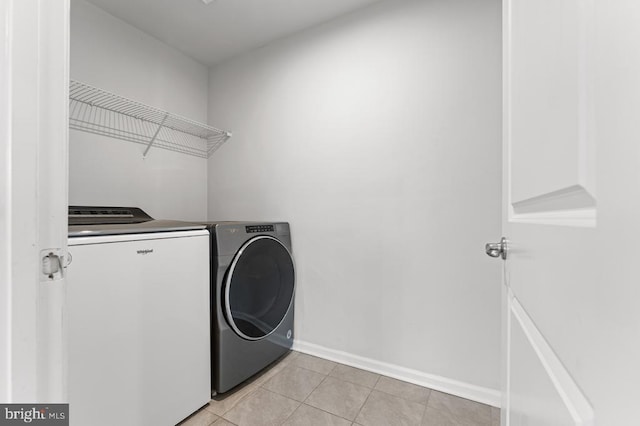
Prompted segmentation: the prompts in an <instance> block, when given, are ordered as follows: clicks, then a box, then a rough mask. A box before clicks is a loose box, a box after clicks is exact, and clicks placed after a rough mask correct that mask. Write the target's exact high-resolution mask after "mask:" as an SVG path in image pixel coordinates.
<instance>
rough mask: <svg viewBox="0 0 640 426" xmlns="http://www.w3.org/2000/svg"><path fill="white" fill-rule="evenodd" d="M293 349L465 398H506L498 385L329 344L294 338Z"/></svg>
mask: <svg viewBox="0 0 640 426" xmlns="http://www.w3.org/2000/svg"><path fill="white" fill-rule="evenodd" d="M293 349H294V350H296V351H299V352H302V353H305V354H309V355H314V356H317V357H320V358H325V359H328V360H330V361H335V362H339V363H341V364H346V365H349V366H351V367H356V368H360V369H362V370H366V371H371V372H372V373H377V374H382V375H384V376H389V377H393V378H394V379H398V380H403V381H405V382H409V383H413V384H416V385H420V386H424V387H427V388H429V389H435V390H437V391H440V392H445V393H448V394H451V395H456V396H459V397H461V398H466V399H470V400H472V401H476V402H480V403H482V404H487V405H491V406H493V407H500V403H501V400H502V399H501V398H502V396H501V393H500V391H497V390H494V389H489V388H484V387H481V386H476V385H472V384H469V383H464V382H460V381H458V380H453V379H448V378H446V377H441V376H436V375H434V374H427V373H423V372H422V371H418V370H412V369H410V368H405V367H400V366H398V365H394V364H389V363H386V362H381V361H376V360H374V359H371V358H365V357H362V356H359V355H353V354H350V353H347V352H342V351H338V350H335V349H330V348H326V347H324V346H320V345H316V344H314V343H308V342H304V341H300V340H295V341H294V342H293Z"/></svg>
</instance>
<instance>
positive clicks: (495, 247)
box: [484, 237, 507, 260]
mask: <svg viewBox="0 0 640 426" xmlns="http://www.w3.org/2000/svg"><path fill="white" fill-rule="evenodd" d="M484 250H485V252H486V253H487V255H488V256H491V257H501V258H502V259H505V260H506V259H507V239H506V238H505V237H502V239H501V240H500V242H499V243H487V244H486V245H485V246H484Z"/></svg>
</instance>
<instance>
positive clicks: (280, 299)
mask: <svg viewBox="0 0 640 426" xmlns="http://www.w3.org/2000/svg"><path fill="white" fill-rule="evenodd" d="M294 287H295V272H294V266H293V258H292V256H291V253H290V252H289V250H287V248H286V247H285V246H284V244H282V243H281V242H280V241H279V240H278V239H276V238H274V237H271V236H267V235H261V236H258V237H255V238H252V239H250V240H249V241H247V242H246V243H245V244H244V245H243V246H242V247H241V248H240V250H239V251H238V253H237V254H236V256H235V258H234V259H233V262H232V263H231V266H230V267H229V270H228V272H227V277H226V280H225V287H224V301H225V313H226V317H227V322H228V323H229V325H230V326H231V328H233V330H234V331H235V332H236V333H237V334H238V335H239V336H240V337H242V338H244V339H247V340H260V339H263V338H265V337H267V336H268V335H270V334H271V333H273V332H274V331H275V329H276V328H277V327H278V326H279V325H280V323H281V322H282V321H283V320H284V317H285V315H286V314H287V312H288V310H289V308H290V307H291V304H292V302H293V294H294Z"/></svg>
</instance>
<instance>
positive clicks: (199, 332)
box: [67, 207, 211, 426]
mask: <svg viewBox="0 0 640 426" xmlns="http://www.w3.org/2000/svg"><path fill="white" fill-rule="evenodd" d="M69 213H70V216H69V221H70V226H69V252H70V253H71V255H72V256H73V262H72V263H71V265H70V266H69V268H68V292H67V303H68V313H69V319H68V340H69V384H68V386H69V403H70V407H69V409H70V422H71V425H72V426H73V425H75V426H85V425H91V426H103V425H104V426H113V425H120V426H126V425H130V426H143V425H149V426H151V425H154V426H162V425H167V426H170V425H175V424H176V423H178V422H180V421H181V420H183V419H184V418H185V417H187V416H189V415H190V414H191V413H193V412H194V411H196V410H198V409H199V408H200V407H202V406H203V405H205V404H207V403H208V402H209V399H210V389H211V379H210V377H211V360H210V332H209V321H210V320H209V298H210V295H209V233H208V232H207V231H206V230H204V229H203V228H204V227H203V226H199V225H193V224H186V223H181V222H170V221H156V220H153V219H152V218H151V217H149V216H148V215H146V214H145V213H144V212H143V211H142V210H140V209H135V208H112V207H109V208H105V207H86V208H85V207H70V209H69Z"/></svg>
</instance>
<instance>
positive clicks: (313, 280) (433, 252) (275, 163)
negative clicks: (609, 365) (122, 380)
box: [209, 0, 501, 403]
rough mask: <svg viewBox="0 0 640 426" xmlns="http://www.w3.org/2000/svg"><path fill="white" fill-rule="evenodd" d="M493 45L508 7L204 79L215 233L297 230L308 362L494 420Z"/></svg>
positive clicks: (356, 28) (413, 16) (377, 26)
mask: <svg viewBox="0 0 640 426" xmlns="http://www.w3.org/2000/svg"><path fill="white" fill-rule="evenodd" d="M500 46H501V42H500V3H499V1H498V0H482V1H480V0H458V1H451V0H431V1H426V0H425V1H387V2H383V3H380V4H378V5H376V6H373V7H370V8H367V9H365V10H362V11H360V12H356V13H354V14H351V15H349V16H346V17H343V18H341V19H339V20H336V21H333V22H331V23H329V24H326V25H323V26H321V27H317V28H315V29H313V30H310V31H307V32H304V33H301V34H298V35H296V36H294V37H290V38H287V39H284V40H281V41H279V42H276V43H274V44H271V45H269V46H267V47H265V48H263V49H261V50H258V51H255V52H253V53H249V54H246V55H244V56H241V57H238V58H236V59H234V60H232V61H230V62H227V63H225V64H223V65H220V66H218V67H217V68H215V69H213V70H212V72H211V73H210V80H209V81H210V85H209V89H210V94H209V120H210V122H211V123H215V124H216V125H217V126H221V127H222V128H229V129H232V130H233V131H234V137H233V138H232V139H231V140H230V141H229V142H227V144H225V145H224V146H223V147H222V148H221V149H220V150H219V151H217V152H216V153H215V154H214V155H213V157H212V158H211V159H210V160H209V219H212V220H227V219H233V220H245V219H246V220H286V221H289V222H290V223H291V226H292V235H293V243H294V255H295V256H296V262H297V273H298V275H297V276H298V293H297V299H296V303H297V305H296V315H297V318H296V320H297V325H296V327H297V331H296V332H297V338H298V339H299V340H300V341H301V345H300V347H301V348H303V349H306V350H308V351H311V352H315V353H318V354H323V355H324V356H328V357H333V358H334V359H341V360H343V361H347V362H351V363H352V364H356V365H361V366H365V367H368V368H371V369H377V370H379V371H386V372H388V373H390V374H394V375H396V376H398V377H403V378H407V379H410V380H412V381H414V382H419V383H423V384H431V385H433V386H434V387H440V388H443V389H445V390H449V391H452V392H454V393H458V394H462V395H465V396H467V397H470V398H475V399H478V400H484V401H488V402H493V403H498V394H497V392H495V391H492V390H496V389H498V388H499V358H500V351H499V345H500V262H496V261H495V260H493V261H492V260H491V259H489V258H488V257H487V256H486V255H485V254H484V251H483V246H484V243H486V242H488V241H493V240H497V239H499V237H500V197H501V194H500V188H501V182H500V164H501V163H500V159H501V154H500V140H501V133H500V129H501V122H500V99H501V92H500V90H501V83H500V82H501V71H500V70H501V63H500V61H501V58H500ZM474 386H478V387H479V388H478V387H474Z"/></svg>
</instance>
